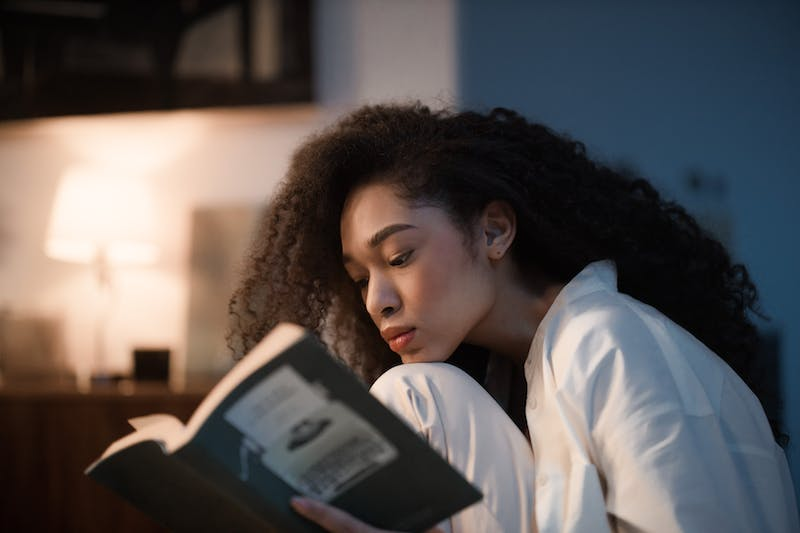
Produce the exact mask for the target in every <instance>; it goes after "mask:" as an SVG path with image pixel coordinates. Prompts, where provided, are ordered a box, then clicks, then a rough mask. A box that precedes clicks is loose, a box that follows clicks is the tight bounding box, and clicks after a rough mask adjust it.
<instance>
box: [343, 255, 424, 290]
mask: <svg viewBox="0 0 800 533" xmlns="http://www.w3.org/2000/svg"><path fill="white" fill-rule="evenodd" d="M413 254H414V250H408V251H406V252H403V253H400V254H397V255H395V256H394V257H392V258H391V259H389V260H388V261H387V264H388V265H389V266H390V267H392V268H402V267H404V266H406V265H407V264H408V262H409V260H410V259H411V257H412V255H413ZM353 283H354V284H355V286H356V287H357V288H358V290H359V291H361V294H362V295H363V294H364V292H365V291H366V290H367V288H368V287H369V278H368V277H364V278H357V279H354V280H353Z"/></svg>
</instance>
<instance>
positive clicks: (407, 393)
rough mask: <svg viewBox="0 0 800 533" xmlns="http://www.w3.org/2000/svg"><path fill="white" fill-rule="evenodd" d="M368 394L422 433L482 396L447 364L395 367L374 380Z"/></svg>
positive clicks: (466, 377) (465, 376)
mask: <svg viewBox="0 0 800 533" xmlns="http://www.w3.org/2000/svg"><path fill="white" fill-rule="evenodd" d="M370 392H371V393H372V395H373V396H375V397H376V398H378V400H380V401H381V403H383V404H384V405H386V406H387V407H389V408H390V409H391V410H393V411H394V412H395V413H397V414H398V415H399V416H400V417H401V418H403V419H404V420H406V421H407V422H408V423H409V424H410V425H411V426H412V427H414V428H415V429H416V430H417V431H421V432H423V433H425V432H427V431H428V430H429V429H430V428H431V427H434V426H438V425H441V424H442V417H443V416H447V417H448V418H450V417H457V416H458V413H459V412H460V411H461V410H463V409H464V408H466V407H467V405H469V404H471V403H472V402H474V401H477V400H479V399H480V398H482V396H484V395H486V391H484V390H483V388H482V387H481V386H480V385H479V384H478V383H477V382H476V381H475V380H474V379H472V377H470V376H469V375H468V374H467V373H466V372H464V371H463V370H461V369H459V368H457V367H455V366H453V365H449V364H447V363H412V364H405V365H398V366H396V367H393V368H391V369H389V370H388V371H387V372H385V373H384V374H383V375H382V376H381V377H380V378H378V380H377V381H376V382H375V383H374V384H373V385H372V388H371V389H370ZM445 413H447V414H445Z"/></svg>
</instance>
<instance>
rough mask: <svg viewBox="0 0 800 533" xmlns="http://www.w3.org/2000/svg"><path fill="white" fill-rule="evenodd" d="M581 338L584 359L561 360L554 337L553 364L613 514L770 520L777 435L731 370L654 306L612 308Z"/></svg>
mask: <svg viewBox="0 0 800 533" xmlns="http://www.w3.org/2000/svg"><path fill="white" fill-rule="evenodd" d="M596 318H597V317H596ZM573 338H575V337H574V336H573ZM579 338H580V343H579V344H578V346H577V349H576V350H575V352H574V353H575V354H576V355H575V357H574V358H573V360H572V361H573V364H574V365H576V366H577V368H575V367H573V368H572V369H571V370H568V369H567V368H566V367H562V368H560V369H559V368H558V364H559V354H558V353H557V348H556V349H554V355H553V362H554V369H555V370H556V372H555V374H556V376H557V382H559V381H560V383H559V395H560V396H561V398H560V403H561V405H562V406H563V408H564V413H566V417H567V418H569V419H570V423H571V425H573V427H575V428H578V431H579V432H580V433H582V434H583V439H582V440H583V441H584V442H586V443H587V449H588V450H587V451H588V454H589V456H590V458H591V461H592V462H593V463H594V465H595V466H596V468H597V470H598V473H599V475H600V477H601V479H602V480H603V486H604V490H603V493H604V499H605V506H606V511H607V513H608V515H609V520H610V521H611V523H612V524H613V525H614V526H616V527H617V528H618V529H620V530H628V529H634V530H643V531H713V530H715V531H739V530H764V529H765V528H764V523H763V522H762V521H760V515H761V514H762V513H763V512H764V510H763V509H759V505H760V503H761V502H759V501H758V500H759V498H760V497H762V496H761V495H760V494H759V487H758V486H756V485H757V480H755V479H754V477H753V473H754V472H757V471H761V470H764V469H767V470H769V469H771V468H772V469H774V467H775V464H774V453H773V452H774V443H773V442H771V435H768V437H767V438H766V439H764V438H763V437H764V435H762V434H761V433H762V432H760V431H759V430H763V428H759V427H758V424H755V425H754V423H753V418H754V417H755V418H757V417H758V415H759V414H760V416H761V417H762V418H763V413H760V407H759V406H758V405H757V402H756V405H752V402H751V401H750V400H751V398H752V394H750V393H749V391H748V390H747V389H746V387H744V386H743V385H741V383H740V382H739V381H738V378H736V377H735V376H734V375H733V374H732V371H731V370H730V369H729V368H727V367H726V366H725V365H724V364H723V363H722V362H721V361H720V360H719V359H718V358H717V357H716V356H715V355H714V354H713V353H711V352H710V351H708V350H707V349H706V348H705V347H704V346H703V345H702V344H700V343H699V342H698V341H697V340H696V339H694V338H693V337H691V336H690V335H688V334H686V333H685V332H684V331H683V330H681V329H680V328H678V327H677V326H675V325H674V324H672V323H671V322H668V321H666V319H665V318H664V317H663V316H660V315H657V314H655V313H654V312H647V311H642V310H639V309H629V308H625V307H623V306H620V308H613V309H611V310H610V311H608V312H604V313H600V314H599V320H598V321H597V323H596V325H595V326H594V327H593V328H591V329H590V330H588V331H586V332H582V334H581V335H580V336H579ZM562 359H563V358H562ZM563 360H566V359H563ZM559 374H560V376H561V377H560V379H558V376H559ZM739 385H741V387H744V390H741V387H740V388H738V389H737V388H735V387H734V388H733V389H732V387H733V386H736V387H738V386H739ZM740 426H741V427H740ZM743 428H744V429H743ZM753 428H755V429H753ZM767 433H768V432H767Z"/></svg>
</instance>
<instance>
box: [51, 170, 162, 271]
mask: <svg viewBox="0 0 800 533" xmlns="http://www.w3.org/2000/svg"><path fill="white" fill-rule="evenodd" d="M154 236H155V209H154V206H153V198H152V194H151V191H150V189H149V187H148V186H147V183H146V181H145V180H143V179H135V178H127V177H114V176H109V175H107V174H106V175H104V174H101V173H99V172H96V171H91V170H87V169H78V170H71V171H69V172H67V173H66V174H64V176H63V177H62V178H61V182H60V184H59V187H58V190H57V192H56V196H55V201H54V202H53V210H52V212H51V214H50V223H49V226H48V230H47V238H46V240H45V253H47V255H48V256H49V257H52V258H53V259H59V260H62V261H69V262H74V263H93V262H107V263H109V264H112V265H123V264H125V265H134V264H140V265H141V264H149V263H153V262H155V261H156V259H157V258H158V248H157V246H156V245H155V244H154V243H153V242H152V241H153V237H154Z"/></svg>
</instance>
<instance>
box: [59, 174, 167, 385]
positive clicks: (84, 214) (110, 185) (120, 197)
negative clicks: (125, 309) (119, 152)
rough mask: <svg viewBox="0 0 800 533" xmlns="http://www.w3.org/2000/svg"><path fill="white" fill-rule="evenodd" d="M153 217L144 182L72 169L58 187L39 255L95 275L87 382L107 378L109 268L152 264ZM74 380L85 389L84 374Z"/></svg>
mask: <svg viewBox="0 0 800 533" xmlns="http://www.w3.org/2000/svg"><path fill="white" fill-rule="evenodd" d="M154 219H155V209H154V205H153V196H152V194H151V191H150V190H149V187H148V182H147V180H145V179H144V178H136V177H120V176H114V175H110V174H109V172H105V171H103V170H102V169H91V168H78V169H71V170H69V171H67V172H66V173H65V174H64V175H63V176H62V178H61V181H60V183H59V185H58V189H57V191H56V195H55V200H54V202H53V208H52V211H51V214H50V222H49V225H48V229H47V237H46V240H45V253H46V254H47V255H48V256H49V257H51V258H53V259H58V260H61V261H67V262H72V263H84V264H88V265H91V266H92V268H93V269H94V271H95V276H96V279H97V286H98V290H99V292H100V295H101V297H102V307H103V308H99V309H98V312H97V317H96V326H95V339H94V354H93V365H92V374H93V375H92V378H93V379H102V378H103V377H108V361H107V354H106V350H107V347H106V342H107V340H106V335H107V331H106V330H107V327H108V316H109V314H110V312H111V309H110V304H111V301H112V294H111V293H112V291H113V283H112V272H113V269H114V268H115V267H118V266H122V265H147V264H151V263H154V262H155V261H156V259H157V258H158V247H157V246H156V244H155V243H154V242H153V240H154V236H155V224H154ZM78 381H79V386H82V387H85V386H87V385H88V380H87V377H86V376H83V377H82V376H80V375H79V379H78ZM81 381H83V383H81Z"/></svg>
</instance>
